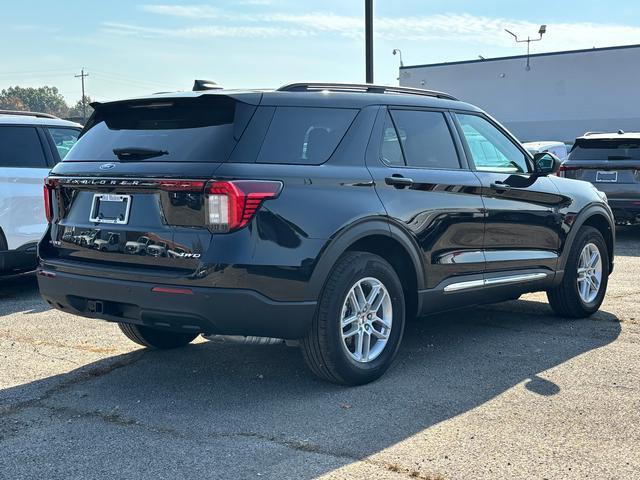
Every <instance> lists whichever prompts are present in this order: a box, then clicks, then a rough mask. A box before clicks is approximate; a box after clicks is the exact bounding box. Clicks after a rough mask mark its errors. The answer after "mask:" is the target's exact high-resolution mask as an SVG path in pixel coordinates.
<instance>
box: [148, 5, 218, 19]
mask: <svg viewBox="0 0 640 480" xmlns="http://www.w3.org/2000/svg"><path fill="white" fill-rule="evenodd" d="M140 8H141V9H142V10H143V11H145V12H149V13H156V14H158V15H168V16H172V17H185V18H200V19H201V18H218V17H219V16H220V11H219V10H218V9H217V8H215V7H212V6H209V5H156V4H150V5H142V6H141V7H140Z"/></svg>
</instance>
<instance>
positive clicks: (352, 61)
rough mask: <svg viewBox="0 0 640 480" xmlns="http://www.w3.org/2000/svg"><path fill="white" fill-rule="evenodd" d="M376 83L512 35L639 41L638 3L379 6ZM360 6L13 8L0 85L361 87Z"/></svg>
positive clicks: (402, 0)
mask: <svg viewBox="0 0 640 480" xmlns="http://www.w3.org/2000/svg"><path fill="white" fill-rule="evenodd" d="M374 3H375V18H376V19H375V32H376V36H375V76H376V78H375V80H376V82H378V83H385V84H395V83H397V82H396V77H397V75H398V70H397V69H398V57H394V56H393V55H392V54H391V51H392V50H393V49H394V48H400V49H401V50H402V52H403V56H404V62H405V64H409V65H410V64H422V63H433V62H442V61H454V60H465V59H473V58H477V56H478V55H483V56H484V57H495V56H504V55H517V54H521V53H523V52H524V46H523V45H516V44H515V43H514V42H513V39H512V38H511V37H509V35H507V34H506V33H504V31H503V29H504V28H508V29H510V30H512V31H514V32H516V33H519V34H521V35H524V36H526V35H528V34H529V35H532V36H534V35H536V32H537V30H538V26H539V25H540V24H541V23H546V24H547V25H548V33H547V34H546V35H545V37H544V39H543V41H542V42H539V43H537V44H532V45H533V49H532V51H533V52H546V51H555V50H570V49H577V48H591V47H594V46H595V47H604V46H611V45H624V44H631V43H640V5H638V3H637V0H619V1H615V0H614V1H612V2H610V3H609V2H602V1H585V0H583V1H574V0H562V1H558V0H555V1H548V0H537V1H531V0H529V1H519V0H511V1H502V0H466V1H463V0H447V1H444V0H374ZM363 5H364V1H363V0H341V1H340V0H324V1H293V0H244V1H243V0H237V1H209V2H188V1H187V2H175V1H162V0H149V1H148V2H145V1H135V0H129V1H125V0H109V1H92V2H88V1H86V0H83V1H79V0H66V1H64V2H62V1H51V0H49V1H36V0H22V1H7V2H3V5H2V8H1V12H2V14H1V18H2V20H3V21H2V23H3V28H2V29H0V59H2V67H1V68H0V89H1V88H6V87H8V86H11V85H21V86H40V85H54V86H57V87H58V88H59V89H60V91H61V92H62V93H63V95H65V97H67V99H68V100H69V101H75V100H77V99H79V98H80V82H79V80H78V79H75V78H74V77H73V75H74V73H79V71H80V69H81V68H82V67H84V68H85V69H86V70H87V71H88V73H89V75H90V76H89V77H88V78H87V93H88V94H89V95H90V96H92V97H93V98H94V99H97V100H108V99H114V98H119V97H129V96H136V95H141V94H146V93H152V92H156V91H166V90H179V89H182V90H184V89H189V88H190V87H191V84H192V82H193V79H194V78H205V79H211V80H214V81H217V82H218V83H221V84H222V85H224V86H226V87H275V86H278V85H281V84H284V83H287V82H293V81H301V80H321V81H351V82H357V81H363V77H364V65H363V63H364V47H363V33H364V32H363V20H362V19H363V15H364V7H363Z"/></svg>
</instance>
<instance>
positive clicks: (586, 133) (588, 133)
mask: <svg viewBox="0 0 640 480" xmlns="http://www.w3.org/2000/svg"><path fill="white" fill-rule="evenodd" d="M604 133H607V132H584V135H582V136H583V137H588V136H589V135H602V134H604Z"/></svg>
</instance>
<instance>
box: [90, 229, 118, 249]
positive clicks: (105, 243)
mask: <svg viewBox="0 0 640 480" xmlns="http://www.w3.org/2000/svg"><path fill="white" fill-rule="evenodd" d="M93 248H95V249H96V250H100V251H102V252H118V251H120V234H119V233H114V232H109V233H107V238H106V239H103V238H98V239H95V240H94V241H93Z"/></svg>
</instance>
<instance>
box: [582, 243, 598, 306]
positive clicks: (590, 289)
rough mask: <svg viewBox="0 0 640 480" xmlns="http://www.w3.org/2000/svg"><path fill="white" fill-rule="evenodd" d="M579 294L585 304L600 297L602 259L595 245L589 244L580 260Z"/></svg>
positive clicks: (583, 250)
mask: <svg viewBox="0 0 640 480" xmlns="http://www.w3.org/2000/svg"><path fill="white" fill-rule="evenodd" d="M577 282H578V293H579V295H580V298H581V299H582V301H583V302H585V303H591V302H593V301H594V300H595V298H596V297H597V296H598V292H599V291H600V284H601V283H602V257H601V255H600V250H599V249H598V247H597V246H596V245H595V244H593V243H587V244H586V245H585V246H584V248H583V249H582V252H581V253H580V257H579V258H578V279H577Z"/></svg>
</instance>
